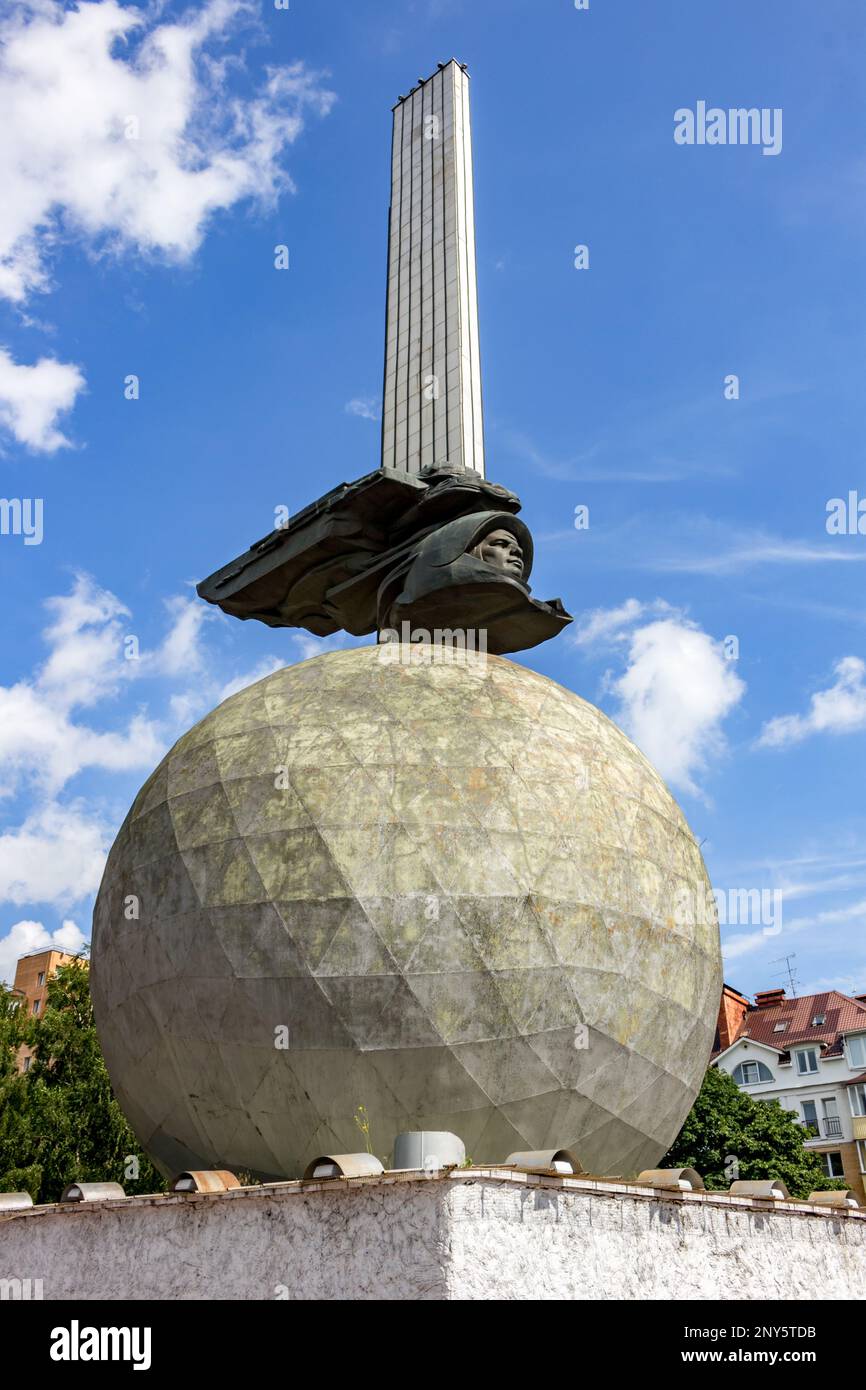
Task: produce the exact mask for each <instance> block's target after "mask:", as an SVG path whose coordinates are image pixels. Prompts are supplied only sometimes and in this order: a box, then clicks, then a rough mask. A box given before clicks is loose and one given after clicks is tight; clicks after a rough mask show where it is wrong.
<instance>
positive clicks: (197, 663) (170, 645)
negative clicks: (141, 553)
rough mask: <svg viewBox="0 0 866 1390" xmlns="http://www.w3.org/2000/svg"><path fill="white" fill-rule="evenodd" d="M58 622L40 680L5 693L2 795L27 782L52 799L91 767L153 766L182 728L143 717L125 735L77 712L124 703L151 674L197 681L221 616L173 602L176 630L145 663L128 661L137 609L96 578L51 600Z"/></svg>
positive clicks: (0, 702)
mask: <svg viewBox="0 0 866 1390" xmlns="http://www.w3.org/2000/svg"><path fill="white" fill-rule="evenodd" d="M46 607H47V608H48V610H49V613H50V614H51V622H50V623H49V626H48V627H47V628H46V629H45V632H44V633H43V636H44V638H45V640H46V642H47V644H48V647H49V652H48V656H47V659H46V660H45V662H44V663H43V665H42V666H41V667H40V668H39V670H38V671H37V672H36V673H35V675H34V676H33V677H32V678H30V679H27V680H20V681H18V682H17V683H16V684H15V685H11V686H0V795H7V796H8V795H9V794H10V793H12V792H14V791H15V790H16V789H17V787H18V786H19V785H20V784H21V783H22V782H27V783H31V784H34V785H36V786H37V787H38V788H40V789H41V791H42V792H43V793H45V794H46V795H49V796H54V795H56V794H57V793H58V792H59V791H60V789H61V788H62V787H63V786H64V785H65V784H66V783H67V782H68V781H69V780H70V779H71V778H72V777H74V776H76V775H77V774H78V773H79V772H81V771H83V770H84V769H86V768H98V769H102V770H104V771H109V772H125V771H131V770H134V769H135V768H148V769H150V768H151V767H153V765H154V763H155V762H158V760H159V758H160V757H161V756H162V753H163V752H164V751H165V745H166V740H167V737H168V736H169V734H170V733H171V732H172V731H173V724H174V721H172V728H169V727H167V726H166V725H165V724H164V723H163V722H161V721H158V720H154V719H151V718H150V717H149V716H148V715H147V714H146V713H145V712H143V711H136V712H135V713H133V714H132V715H131V716H130V717H129V718H128V719H127V721H126V723H125V724H121V726H120V727H119V728H114V729H111V728H109V729H107V730H99V729H96V728H94V727H92V725H90V724H87V723H84V722H83V721H82V720H81V718H80V715H79V714H78V713H77V712H79V711H81V710H83V709H88V708H91V707H92V706H94V705H97V704H100V703H102V702H104V701H106V700H110V699H112V698H114V697H115V696H116V695H117V694H118V693H119V692H120V691H121V690H122V689H124V688H125V687H127V686H128V685H129V684H130V683H132V682H134V681H136V680H139V679H144V678H149V677H157V676H159V677H175V676H183V677H185V678H190V677H196V676H198V674H199V673H200V671H201V668H202V661H203V655H202V650H201V633H202V629H203V624H204V623H205V622H206V621H207V620H208V618H209V617H210V616H211V615H210V611H209V610H208V609H206V608H205V606H204V604H199V603H197V602H196V600H194V599H187V598H184V597H178V598H174V599H171V600H169V602H168V604H167V605H166V608H167V612H168V616H169V620H170V622H169V628H168V632H167V634H166V636H165V638H164V640H163V641H162V643H161V644H160V645H159V646H157V647H155V648H153V649H152V650H142V651H141V652H140V657H139V659H138V660H127V659H126V658H125V650H126V641H125V639H127V638H128V637H130V636H134V633H132V634H131V633H130V632H129V626H128V620H129V618H130V613H129V610H128V609H127V608H126V607H125V606H124V604H122V603H121V602H120V600H119V599H118V598H117V597H116V596H115V595H114V594H112V593H109V592H108V591H107V590H105V589H100V588H99V587H98V585H96V584H95V583H94V582H93V580H92V579H90V577H89V576H87V575H83V574H79V575H77V576H76V578H75V581H74V583H73V586H72V589H71V590H70V592H69V593H68V594H63V595H58V596H55V597H53V598H50V599H48V600H47V602H46Z"/></svg>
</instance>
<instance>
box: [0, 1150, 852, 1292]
mask: <svg viewBox="0 0 866 1390" xmlns="http://www.w3.org/2000/svg"><path fill="white" fill-rule="evenodd" d="M0 1279H21V1280H26V1279H30V1280H38V1279H41V1280H42V1287H43V1296H44V1298H45V1299H67V1298H79V1299H94V1298H108V1299H126V1298H136V1299H174V1300H189V1299H205V1298H207V1299H214V1298H218V1299H239V1300H240V1299H275V1298H289V1299H328V1300H335V1299H362V1300H373V1299H401V1300H408V1299H411V1300H430V1299H434V1300H444V1299H508V1300H524V1299H623V1300H636V1299H645V1298H652V1299H662V1298H663V1299H670V1298H705V1299H736V1298H751V1299H766V1298H784V1299H793V1300H796V1299H812V1298H822V1299H836V1298H839V1299H852V1298H853V1299H862V1298H864V1296H866V1213H864V1214H854V1215H842V1216H837V1215H832V1214H829V1213H826V1212H818V1211H817V1210H815V1209H810V1208H807V1207H805V1206H800V1207H794V1208H787V1209H785V1210H770V1211H766V1210H763V1209H759V1208H758V1206H757V1204H755V1203H751V1202H749V1201H747V1200H733V1199H726V1198H720V1197H718V1196H713V1195H712V1194H707V1195H703V1194H683V1196H682V1197H679V1196H676V1197H663V1196H662V1195H661V1194H651V1193H650V1194H648V1193H647V1192H646V1191H644V1192H642V1193H639V1190H637V1189H635V1188H628V1187H626V1186H624V1185H616V1184H611V1183H596V1182H593V1181H592V1180H589V1179H564V1180H559V1179H555V1178H536V1177H527V1176H526V1175H522V1174H503V1173H496V1172H495V1171H494V1172H490V1171H488V1172H480V1171H478V1170H476V1171H469V1172H461V1173H459V1174H455V1175H454V1176H451V1177H449V1176H444V1177H434V1178H430V1179H425V1178H423V1177H421V1176H420V1175H411V1176H410V1175H405V1176H403V1175H401V1176H391V1175H389V1176H387V1177H385V1178H383V1179H372V1180H371V1179H362V1180H356V1181H353V1182H351V1183H347V1182H337V1183H331V1184H300V1183H285V1184H279V1185H275V1186H274V1187H271V1188H265V1189H261V1188H259V1189H254V1188H252V1189H242V1190H240V1191H238V1192H234V1193H226V1194H220V1195H218V1196H195V1197H160V1198H129V1199H127V1200H126V1201H122V1202H105V1203H99V1204H92V1205H89V1206H82V1207H77V1208H68V1207H64V1208H59V1207H42V1208H34V1209H33V1210H32V1211H30V1212H25V1213H16V1214H10V1215H8V1216H5V1217H3V1218H0Z"/></svg>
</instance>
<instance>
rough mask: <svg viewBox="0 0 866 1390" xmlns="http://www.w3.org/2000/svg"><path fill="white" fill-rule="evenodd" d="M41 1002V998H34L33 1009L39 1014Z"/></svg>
mask: <svg viewBox="0 0 866 1390" xmlns="http://www.w3.org/2000/svg"><path fill="white" fill-rule="evenodd" d="M41 1002H42V1001H41V999H34V1000H33V1009H32V1012H33V1013H34V1014H38V1012H39V1005H40V1004H41Z"/></svg>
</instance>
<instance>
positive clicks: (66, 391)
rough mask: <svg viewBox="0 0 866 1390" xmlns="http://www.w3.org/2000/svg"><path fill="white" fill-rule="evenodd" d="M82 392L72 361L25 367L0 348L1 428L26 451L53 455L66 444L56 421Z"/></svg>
mask: <svg viewBox="0 0 866 1390" xmlns="http://www.w3.org/2000/svg"><path fill="white" fill-rule="evenodd" d="M83 389H84V375H83V373H82V372H81V371H80V369H79V368H78V367H76V366H73V364H72V363H71V362H58V361H57V360H56V358H53V357H41V358H40V359H39V361H38V362H36V363H35V364H34V366H32V367H28V366H25V365H23V364H22V363H20V362H16V361H15V360H14V359H13V358H12V357H11V355H10V354H9V353H8V352H7V350H6V349H5V348H2V347H0V426H2V428H3V429H4V430H7V431H8V432H9V433H10V434H11V435H12V436H13V438H14V439H16V440H17V441H18V443H19V444H24V445H26V447H27V448H28V449H33V450H34V451H36V452H39V453H53V452H54V450H56V449H60V448H61V447H63V445H68V444H69V440H68V439H67V438H66V436H65V435H64V434H62V433H61V431H60V429H59V428H58V420H59V418H60V416H61V415H63V414H65V413H66V411H68V410H71V409H72V407H73V405H74V404H75V398H76V396H77V395H78V393H79V392H80V391H82V390H83Z"/></svg>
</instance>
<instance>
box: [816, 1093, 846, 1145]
mask: <svg viewBox="0 0 866 1390" xmlns="http://www.w3.org/2000/svg"><path fill="white" fill-rule="evenodd" d="M821 1107H822V1109H823V1111H824V1134H825V1135H826V1137H827V1138H828V1139H841V1138H842V1121H841V1120H840V1119H839V1107H838V1105H837V1104H836V1097H835V1096H825V1097H824V1099H823V1100H822V1101H821Z"/></svg>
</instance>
